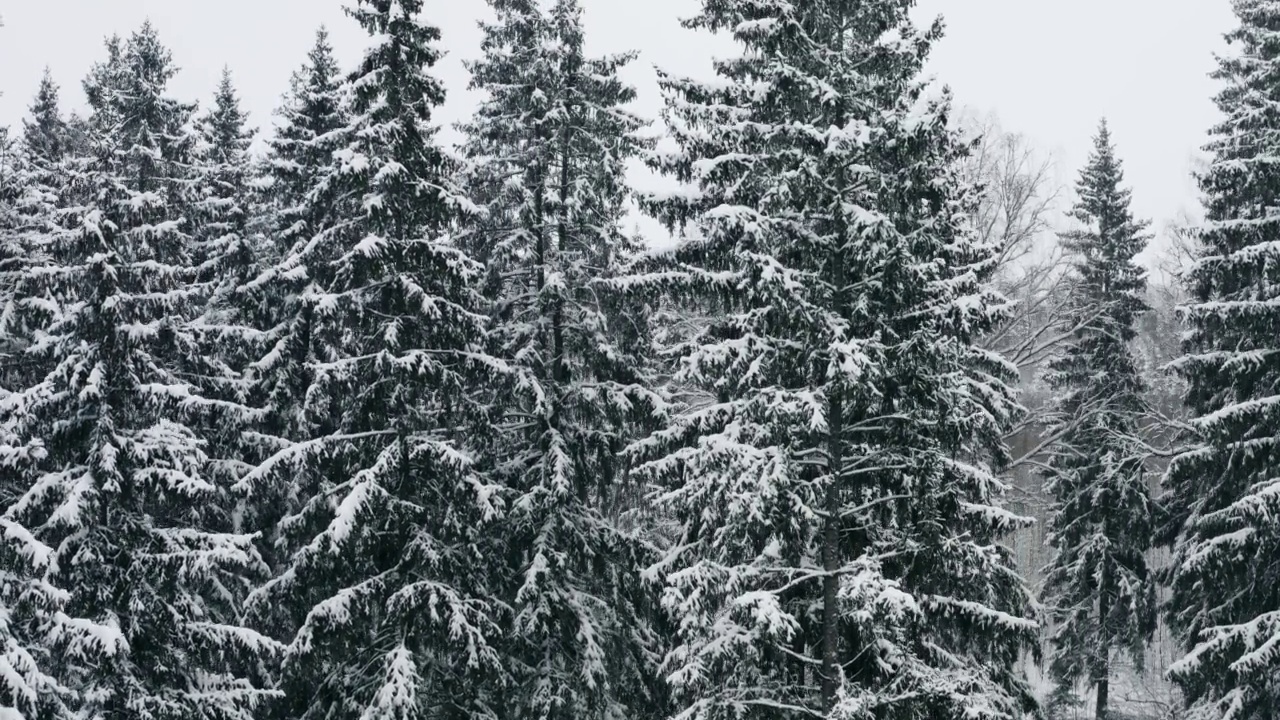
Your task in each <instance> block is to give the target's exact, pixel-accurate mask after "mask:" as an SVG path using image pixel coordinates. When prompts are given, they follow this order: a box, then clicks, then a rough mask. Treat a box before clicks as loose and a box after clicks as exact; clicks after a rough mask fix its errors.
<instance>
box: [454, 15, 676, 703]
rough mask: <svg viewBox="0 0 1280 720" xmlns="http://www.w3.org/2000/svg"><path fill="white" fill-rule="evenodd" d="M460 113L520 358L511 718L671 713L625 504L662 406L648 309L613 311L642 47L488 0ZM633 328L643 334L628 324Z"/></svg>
mask: <svg viewBox="0 0 1280 720" xmlns="http://www.w3.org/2000/svg"><path fill="white" fill-rule="evenodd" d="M490 4H491V6H492V7H493V9H494V10H495V12H496V15H497V19H496V22H493V23H488V24H485V25H484V33H485V39H484V42H483V45H482V48H483V50H484V52H485V55H484V57H483V58H482V59H481V60H480V61H479V62H476V63H474V64H473V65H472V66H471V71H472V77H473V80H472V85H473V88H475V89H478V90H481V91H483V92H485V93H487V95H488V99H487V100H486V101H485V102H483V103H482V105H481V106H480V108H479V110H478V112H477V114H476V117H475V119H474V120H473V121H472V122H471V124H470V125H468V126H467V127H465V128H464V130H465V132H466V134H467V136H468V138H469V143H468V146H467V151H468V154H469V155H470V159H471V161H472V163H473V167H472V169H471V172H470V176H471V189H472V191H473V192H472V197H473V198H474V199H476V200H477V201H478V202H480V203H481V204H482V206H483V210H484V213H483V220H482V221H480V222H478V223H476V224H475V226H474V227H473V228H472V232H471V233H469V236H468V238H467V240H466V246H467V247H468V248H470V249H472V251H473V252H474V253H475V255H476V257H478V258H484V259H485V260H486V261H487V266H488V268H487V269H488V276H489V278H490V285H489V291H490V293H491V295H492V303H493V316H494V329H493V333H494V335H493V337H494V342H495V347H496V350H495V352H497V353H498V354H500V355H501V357H502V358H504V359H505V360H506V361H507V362H509V363H511V365H512V367H513V368H515V369H516V372H517V377H516V378H513V381H514V383H515V386H514V387H512V388H511V389H510V390H506V391H504V392H503V393H502V394H501V397H502V398H504V399H505V403H504V404H505V409H504V414H505V416H506V418H505V420H504V421H503V427H504V431H503V433H502V434H501V435H500V437H499V438H498V442H497V444H496V445H495V447H494V449H493V450H494V455H495V456H496V458H497V461H498V462H497V465H498V468H499V473H498V475H497V477H498V478H499V479H500V480H501V481H502V482H503V485H504V486H505V487H506V488H508V489H510V491H511V492H512V502H511V513H510V516H509V518H508V521H507V523H506V524H505V526H504V532H503V540H504V541H505V542H506V543H507V544H508V545H509V546H510V547H511V548H512V555H511V557H510V560H509V562H510V563H511V567H510V569H509V572H510V581H511V582H512V586H511V588H510V590H509V591H508V592H507V593H506V594H505V596H504V597H506V598H507V599H508V602H510V604H511V606H512V608H513V611H514V625H513V627H512V630H511V637H512V642H511V650H510V652H511V653H512V654H513V657H512V659H511V660H510V662H509V665H510V666H511V667H513V668H514V670H513V675H514V678H513V679H514V681H515V682H516V683H517V684H516V689H515V691H514V692H513V693H510V694H508V695H506V697H507V698H508V700H507V703H506V704H507V705H508V706H509V707H508V712H509V713H510V714H511V716H512V717H518V718H526V717H527V718H586V717H597V718H614V717H639V716H643V715H649V716H658V715H661V714H662V712H663V709H664V708H663V707H662V705H663V703H662V701H661V698H660V696H659V694H660V689H659V688H660V685H661V683H660V682H658V679H657V674H656V658H657V657H658V650H659V642H658V637H657V634H656V632H655V628H654V626H653V618H652V615H653V608H654V607H655V605H654V602H653V598H652V597H651V595H652V593H651V591H650V590H649V588H648V587H647V586H646V584H645V583H643V582H642V580H641V578H640V575H639V572H638V570H639V568H641V567H644V566H647V565H649V564H651V563H652V562H654V561H655V560H656V559H657V557H658V553H657V549H656V548H655V547H654V546H653V545H652V544H651V543H649V542H648V541H646V539H644V538H643V537H641V536H640V535H639V534H638V533H637V532H634V531H628V530H626V529H624V527H623V526H622V525H621V523H620V521H619V518H618V517H617V515H616V510H617V507H616V505H617V500H618V495H619V492H620V488H621V486H622V484H623V482H624V481H625V478H626V473H625V467H624V465H623V463H622V461H621V458H620V452H621V451H622V449H623V448H624V447H625V445H626V444H627V443H628V442H629V441H630V440H632V439H634V438H635V437H637V433H638V432H640V431H643V430H647V429H651V428H652V427H653V426H654V423H655V421H656V419H657V416H658V415H659V414H660V413H661V411H662V409H663V408H664V405H665V403H664V401H663V400H662V398H661V397H660V396H659V395H657V394H655V393H654V392H653V391H651V390H650V389H649V388H650V387H651V386H652V385H653V383H652V381H651V378H650V377H649V372H648V371H647V369H646V367H645V358H644V357H643V355H642V354H641V353H640V352H638V351H639V350H640V348H638V347H637V346H636V344H635V343H634V342H631V341H634V340H637V339H639V338H642V337H644V336H646V335H647V333H646V332H645V331H644V329H643V328H642V327H639V326H641V325H643V322H644V318H643V316H642V315H641V314H634V315H632V316H631V317H626V316H623V315H622V314H620V313H614V312H613V310H614V307H613V306H612V305H611V301H614V302H616V301H617V300H619V298H617V297H616V296H617V293H615V292H611V291H610V289H609V287H608V283H609V282H610V281H611V280H615V279H616V275H617V274H618V272H619V269H620V268H621V267H622V266H623V265H624V264H625V263H626V262H627V259H628V258H630V257H634V256H635V255H636V254H638V251H639V249H640V248H639V247H637V246H636V245H635V244H634V242H633V241H632V240H631V239H629V238H627V237H626V236H624V235H623V234H622V232H621V229H620V227H619V223H620V221H621V219H622V216H623V214H624V212H625V203H626V202H627V200H628V198H629V194H630V191H629V189H628V186H627V183H626V180H625V178H624V175H625V169H626V168H625V165H626V163H627V161H628V160H629V159H631V158H634V157H636V156H637V155H638V152H639V151H640V149H641V145H640V143H639V142H638V141H637V139H636V131H637V130H638V129H639V128H640V127H641V126H642V122H641V121H640V120H639V119H638V118H636V117H634V116H633V115H631V114H630V113H629V112H627V111H626V110H625V109H624V105H626V104H627V103H629V102H631V100H633V99H634V97H635V91H634V90H633V89H632V88H630V87H628V86H627V85H625V84H624V83H622V82H621V81H620V80H619V79H618V71H619V69H620V68H622V67H623V66H625V65H626V63H628V62H630V61H631V59H632V58H633V56H632V55H621V56H614V57H606V58H599V59H596V58H589V57H587V56H586V54H585V52H584V49H583V41H584V37H583V29H582V22H581V17H580V15H581V8H580V6H579V4H578V2H577V0H558V1H557V2H555V3H553V4H552V5H551V7H549V8H544V7H542V6H541V5H540V4H539V3H538V2H536V0H491V3H490ZM637 328H638V330H639V332H636V330H637Z"/></svg>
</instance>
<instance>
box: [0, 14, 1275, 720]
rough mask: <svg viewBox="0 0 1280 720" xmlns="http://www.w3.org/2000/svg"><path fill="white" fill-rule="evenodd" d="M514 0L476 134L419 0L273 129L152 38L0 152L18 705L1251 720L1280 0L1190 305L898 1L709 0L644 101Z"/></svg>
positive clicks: (489, 49)
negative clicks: (686, 56)
mask: <svg viewBox="0 0 1280 720" xmlns="http://www.w3.org/2000/svg"><path fill="white" fill-rule="evenodd" d="M488 2H489V5H490V6H491V8H492V10H493V11H494V12H493V19H492V20H491V21H489V22H487V23H486V24H485V25H484V27H483V42H482V45H481V46H480V47H479V48H469V49H465V50H464V51H465V53H466V54H467V55H468V56H469V57H471V58H472V60H471V62H470V65H469V69H470V71H471V76H472V81H471V82H472V87H473V89H475V90H477V91H479V93H480V94H481V96H482V97H483V98H484V99H483V101H482V102H481V104H480V106H479V107H478V108H477V109H476V111H475V113H474V114H473V116H472V117H471V118H469V119H468V120H467V121H466V122H464V123H462V124H461V125H460V127H459V128H458V129H459V130H460V131H461V135H462V136H463V137H464V138H465V139H464V140H463V142H462V143H461V144H460V145H459V146H457V147H453V146H449V145H447V144H445V143H443V142H442V141H441V140H439V139H438V137H437V134H438V131H439V128H438V127H437V125H436V123H435V121H434V120H433V113H434V112H435V110H436V109H437V108H438V107H439V106H440V105H441V103H442V102H443V101H444V98H445V93H446V88H444V87H443V86H442V84H441V83H440V82H439V81H438V80H437V79H436V77H435V75H434V74H433V69H434V66H435V65H436V63H437V62H438V60H439V59H440V57H441V54H442V49H443V47H444V46H445V39H442V38H441V37H440V32H439V30H438V29H437V28H436V27H435V26H433V25H432V24H431V23H430V21H429V13H427V12H426V11H424V8H423V4H424V3H423V0H356V1H355V2H353V3H352V6H351V8H350V10H349V15H350V17H351V20H352V21H353V22H355V23H358V24H359V25H360V26H361V27H362V28H364V29H365V30H366V31H367V33H368V48H367V50H366V52H365V53H364V55H363V57H362V59H361V60H360V62H359V63H358V64H357V65H356V66H355V67H352V68H346V69H344V68H341V67H339V64H338V63H337V62H336V61H335V59H334V55H333V51H332V48H331V47H330V45H329V41H328V38H327V36H326V34H325V33H324V32H323V31H321V32H319V33H318V34H317V36H316V42H315V46H314V48H313V50H312V51H311V52H310V54H309V55H308V56H307V57H306V58H305V61H303V63H302V65H301V67H300V69H299V70H298V71H297V72H296V73H295V74H294V76H293V79H292V82H291V85H290V87H289V88H288V90H287V92H286V94H285V95H284V99H283V102H282V105H281V107H280V108H279V111H278V117H277V118H276V123H275V124H276V128H275V131H274V132H273V133H271V135H270V136H269V137H266V138H264V141H265V143H264V146H265V151H264V152H262V153H252V152H251V146H253V144H254V142H255V138H256V137H257V134H256V131H255V130H253V129H251V128H250V127H249V124H248V122H249V119H248V118H247V116H246V114H245V113H244V112H243V111H242V109H241V107H240V102H239V100H238V96H237V92H236V88H235V84H234V78H232V77H231V76H230V75H229V74H224V76H223V79H222V82H221V84H220V85H219V87H218V90H217V92H216V94H215V96H214V97H213V98H212V99H211V101H210V102H208V103H207V104H206V105H204V106H203V107H202V106H200V105H197V104H194V103H189V102H186V101H183V100H179V99H176V98H174V97H172V96H171V95H170V93H169V91H168V89H167V84H168V82H169V81H170V80H171V79H172V77H173V75H174V73H175V72H176V66H175V61H174V58H173V56H172V55H171V53H170V51H169V50H168V49H166V47H165V46H164V45H163V43H162V42H161V39H160V38H159V37H158V36H157V33H156V31H155V29H154V28H153V27H151V26H150V25H144V26H143V27H142V28H140V29H138V30H137V31H135V32H133V33H132V34H130V35H129V36H128V37H125V38H120V37H112V38H109V39H108V40H107V42H106V45H105V50H104V53H103V57H102V59H101V60H100V62H98V63H97V64H96V65H95V66H94V67H93V69H92V71H91V72H90V73H89V76H88V77H86V78H85V79H84V80H83V83H82V89H83V91H84V94H85V97H86V98H87V101H88V112H87V113H86V114H85V115H84V116H77V115H71V116H67V115H66V114H65V113H64V111H63V110H62V109H60V105H61V98H60V89H59V88H58V86H57V84H56V83H55V82H54V81H53V79H52V78H51V77H48V76H46V78H45V80H44V82H43V83H42V84H41V86H40V88H39V90H38V93H37V94H36V96H35V99H34V101H33V102H32V104H31V106H30V114H29V117H28V118H27V119H26V120H25V121H24V122H23V125H22V127H21V128H19V129H17V130H16V131H15V132H13V133H12V134H10V133H8V132H4V133H0V355H3V357H2V358H0V720H72V719H75V720H80V719H84V720H90V719H92V720H99V719H100V720H192V719H201V720H272V719H276V718H279V719H281V720H284V719H288V720H357V719H359V720H410V719H417V718H422V719H427V718H432V719H437V718H438V719H441V720H445V719H458V720H461V719H463V718H466V719H468V720H470V719H473V718H491V719H493V720H526V719H530V720H532V719H538V720H569V719H572V720H579V719H583V718H597V719H598V720H624V719H642V718H653V719H654V720H660V719H665V718H677V719H679V720H742V719H744V718H750V719H759V720H774V719H779V720H780V719H782V718H813V717H818V718H832V719H833V720H952V719H959V718H965V719H967V720H997V719H1010V720H1013V719H1016V718H1029V717H1046V716H1048V717H1074V716H1075V714H1076V713H1079V712H1085V713H1086V714H1088V715H1090V716H1094V715H1096V716H1097V717H1098V718H1104V717H1107V716H1110V717H1113V718H1118V717H1122V716H1128V715H1132V714H1135V713H1146V714H1148V715H1152V714H1164V715H1167V716H1169V717H1187V718H1195V719H1197V720H1273V718H1275V717H1277V714H1278V713H1280V492H1277V488H1280V484H1278V483H1280V481H1278V480H1276V479H1275V477H1276V475H1277V472H1276V468H1277V466H1280V456H1278V455H1277V454H1276V443H1275V438H1276V431H1277V428H1276V427H1275V426H1276V424H1277V422H1280V415H1277V412H1276V408H1278V407H1280V403H1277V402H1276V400H1277V398H1278V397H1280V396H1277V395H1276V392H1277V390H1276V389H1275V387H1276V382H1277V377H1278V376H1280V368H1278V367H1277V363H1278V362H1280V353H1278V351H1277V348H1278V347H1280V345H1278V344H1277V343H1280V340H1278V339H1277V337H1278V336H1277V332H1278V326H1277V324H1276V321H1275V319H1274V317H1273V316H1274V314H1275V313H1276V307H1277V306H1278V304H1277V301H1276V296H1277V295H1278V294H1280V290H1277V288H1278V287H1280V285H1278V284H1277V283H1280V281H1278V280H1277V279H1276V277H1275V276H1276V272H1277V271H1276V268H1277V267H1280V264H1277V263H1276V262H1275V257H1276V256H1277V252H1280V251H1278V250H1277V248H1280V236H1277V235H1276V232H1277V231H1276V228H1277V227H1280V226H1278V225H1277V221H1276V218H1277V215H1276V213H1275V212H1274V210H1273V209H1274V207H1276V206H1280V197H1277V194H1280V178H1275V177H1273V175H1275V174H1276V173H1277V172H1278V170H1277V168H1278V167H1280V164H1277V163H1276V162H1274V158H1275V157H1277V155H1278V154H1280V139H1278V138H1280V113H1278V112H1277V107H1280V89H1277V86H1276V84H1275V83H1274V81H1273V78H1274V76H1275V73H1276V72H1277V71H1280V45H1277V43H1276V42H1275V37H1274V36H1275V28H1277V27H1280V4H1277V3H1275V2H1274V0H1236V2H1235V7H1236V10H1237V14H1238V15H1239V18H1240V29H1239V30H1238V31H1237V32H1236V33H1234V34H1233V35H1232V36H1231V40H1232V41H1233V42H1234V44H1235V47H1236V49H1237V51H1238V53H1237V55H1233V56H1231V57H1228V58H1225V59H1223V60H1222V61H1221V69H1220V73H1219V74H1220V78H1221V79H1222V80H1223V81H1224V84H1225V89H1224V90H1223V91H1222V93H1221V95H1220V96H1219V97H1218V104H1219V106H1220V107H1221V109H1222V110H1223V112H1224V115H1225V117H1226V120H1225V121H1224V122H1223V124H1222V125H1220V126H1219V127H1217V128H1215V129H1214V131H1213V138H1214V139H1213V142H1212V144H1211V145H1210V146H1209V148H1208V150H1209V151H1210V153H1211V154H1212V157H1213V161H1212V164H1211V165H1210V166H1209V168H1208V169H1207V170H1206V171H1205V172H1204V173H1203V174H1202V176H1201V177H1200V181H1201V185H1202V189H1203V191H1204V195H1205V200H1206V215H1207V220H1206V222H1204V223H1203V224H1202V226H1201V227H1198V228H1196V229H1195V231H1193V232H1186V233H1184V234H1183V235H1182V236H1181V237H1182V238H1183V239H1185V240H1187V241H1188V242H1187V243H1186V244H1185V245H1184V246H1185V247H1186V248H1188V249H1189V250H1190V251H1191V253H1192V261H1191V263H1190V268H1189V270H1188V271H1187V273H1186V275H1185V283H1182V282H1180V281H1179V282H1175V283H1173V284H1170V285H1164V284H1152V283H1150V282H1149V280H1148V277H1147V273H1146V272H1145V271H1144V270H1143V269H1142V267H1141V266H1140V265H1139V263H1138V261H1137V260H1136V257H1137V256H1138V255H1139V254H1140V253H1142V252H1143V251H1144V249H1145V248H1146V247H1147V245H1148V243H1149V241H1150V240H1151V238H1152V235H1151V233H1150V232H1149V231H1148V229H1147V228H1148V224H1147V223H1146V222H1144V221H1143V220H1141V219H1139V218H1135V217H1134V216H1133V214H1132V212H1131V210H1130V189H1129V188H1128V187H1127V186H1126V185H1125V183H1124V175H1123V170H1122V167H1121V162H1120V159H1119V157H1120V155H1119V152H1118V150H1117V148H1115V147H1114V144H1113V142H1112V140H1111V137H1110V134H1109V132H1108V130H1107V127H1106V125H1105V123H1103V125H1102V126H1101V127H1100V128H1099V129H1098V131H1097V134H1096V136H1095V147H1094V151H1093V153H1092V155H1091V157H1090V158H1089V161H1088V163H1087V165H1086V166H1085V167H1084V168H1083V169H1082V170H1081V172H1080V174H1079V179H1078V181H1077V183H1076V184H1075V186H1074V187H1073V188H1072V189H1071V190H1070V192H1069V199H1070V202H1069V203H1064V205H1066V207H1065V209H1066V213H1065V215H1064V216H1063V217H1061V218H1059V217H1057V216H1056V215H1057V214H1058V212H1059V208H1058V204H1057V202H1056V200H1057V199H1058V198H1057V193H1056V191H1055V190H1054V189H1053V188H1052V186H1051V182H1050V181H1049V180H1048V179H1047V174H1046V169H1045V166H1043V165H1040V164H1038V163H1036V162H1035V161H1034V158H1033V156H1032V155H1031V154H1029V153H1028V152H1027V151H1026V148H1025V145H1023V144H1021V143H1020V141H1019V140H1018V139H1017V138H1016V137H1012V136H1007V135H1003V134H1001V133H999V132H997V131H995V130H994V128H990V130H992V131H991V132H987V133H986V134H985V135H984V136H983V137H981V138H976V137H975V136H974V133H973V132H971V128H970V127H969V126H968V125H967V124H965V123H963V122H961V121H959V120H958V118H957V117H955V115H956V113H955V112H954V111H953V108H952V99H951V97H950V95H949V93H947V92H945V91H943V92H939V91H938V89H937V88H934V87H932V86H930V85H929V84H928V83H927V82H926V81H925V80H924V79H923V78H922V77H921V70H922V68H923V66H924V64H925V62H926V60H927V58H928V55H929V52H930V48H931V46H932V45H933V44H934V43H935V42H936V41H937V40H938V39H939V38H940V37H941V34H942V25H941V22H937V23H935V24H932V25H930V26H926V27H918V26H916V25H915V24H913V22H912V20H911V19H910V17H909V11H910V10H911V6H912V4H913V3H912V2H911V0H857V1H855V0H703V1H702V2H701V3H700V10H699V11H698V13H697V14H696V15H695V16H694V17H692V18H690V19H689V20H687V21H686V22H687V24H688V26H690V27H692V28H695V29H701V30H703V31H705V32H708V33H722V34H729V35H731V36H732V37H733V38H734V40H736V43H737V47H738V49H739V52H738V54H736V55H734V56H732V57H728V58H725V59H722V60H719V61H718V62H717V63H716V67H715V70H716V75H717V78H716V80H714V81H705V80H696V79H692V78H686V77H680V76H677V75H674V74H669V73H661V74H660V84H661V89H662V92H663V95H664V97H665V110H664V112H663V115H662V117H661V118H657V119H649V118H641V117H637V116H636V115H634V114H633V113H632V112H631V111H630V110H629V109H628V107H629V105H630V103H631V101H632V100H633V99H634V97H635V90H634V89H633V88H631V87H629V86H628V85H627V84H626V83H625V82H623V81H622V80H621V79H620V78H619V71H620V70H621V69H622V68H624V67H625V66H626V65H627V64H628V63H631V62H633V61H634V60H635V57H634V56H633V55H628V54H623V55H617V56H607V57H596V56H592V55H590V54H588V53H587V51H586V50H585V49H584V48H585V37H584V27H583V23H582V11H581V8H580V6H579V3H578V0H488ZM455 52H458V50H457V49H455ZM650 120H658V121H659V122H658V123H657V126H658V127H660V128H661V129H662V131H663V137H662V139H661V141H657V140H655V139H654V137H653V135H652V133H650V132H649V131H648V130H647V128H648V126H649V124H650ZM634 162H642V163H644V164H646V165H647V166H648V167H649V168H650V169H652V170H653V171H655V172H656V173H658V174H660V175H662V176H665V177H666V178H667V179H668V181H669V184H670V187H671V188H672V189H671V190H669V191H667V192H664V193H661V194H653V193H639V192H636V191H635V190H634V189H633V188H632V187H631V186H630V185H629V183H628V178H627V172H626V171H627V167H628V165H630V164H632V163H634ZM1064 199H1066V198H1064ZM636 209H638V210H639V211H640V212H643V213H645V214H647V215H649V216H650V217H652V218H654V219H656V220H658V221H660V222H662V223H663V224H664V225H665V226H666V228H667V229H668V230H669V231H670V232H671V233H672V234H673V235H674V236H675V238H676V239H677V241H678V242H677V243H676V244H675V246H674V248H672V249H670V250H662V251H658V250H650V249H648V248H649V243H648V242H647V240H648V239H647V238H643V237H639V236H637V235H636V234H635V233H631V232H628V231H626V230H625V228H626V227H627V224H628V218H629V214H630V213H631V212H633V211H635V210H636ZM1051 228H1063V232H1061V233H1058V234H1057V236H1056V237H1054V233H1053V232H1051ZM1046 239H1048V241H1049V246H1050V248H1051V249H1050V250H1049V251H1048V252H1049V253H1050V255H1049V257H1050V260H1048V261H1045V260H1044V252H1045V248H1044V247H1043V244H1044V242H1045V241H1046ZM1175 304H1182V305H1184V306H1185V307H1184V312H1183V315H1182V316H1181V317H1180V318H1176V317H1174V316H1173V314H1172V308H1173V306H1174V305H1175ZM1184 327H1185V328H1188V329H1189V332H1188V333H1187V334H1186V336H1185V340H1184V342H1182V343H1181V345H1180V346H1179V344H1178V343H1177V342H1175V340H1176V338H1175V336H1176V334H1177V333H1179V332H1181V331H1182V329H1183V328H1184ZM1170 361H1172V362H1170ZM1166 365H1168V366H1169V367H1170V368H1172V369H1173V370H1175V371H1176V373H1168V372H1166V371H1165V368H1164V366H1166ZM1028 538H1035V540H1036V544H1037V546H1038V547H1037V548H1035V550H1034V551H1033V552H1026V542H1027V539H1028ZM1041 559H1043V563H1042V564H1043V567H1041V566H1040V560H1041ZM1020 560H1021V561H1022V562H1020ZM1028 561H1031V562H1035V563H1037V564H1035V565H1032V564H1030V562H1028ZM1153 645H1154V647H1155V648H1156V650H1158V652H1153ZM1152 657H1156V658H1159V660H1158V661H1157V663H1156V664H1157V666H1156V667H1152V666H1151V663H1150V662H1149V661H1150V659H1151V658H1152ZM1135 677H1151V678H1155V681H1156V682H1157V683H1159V682H1160V681H1162V680H1163V679H1164V678H1166V677H1167V679H1168V681H1169V682H1170V683H1171V685H1170V686H1168V687H1165V686H1163V685H1161V689H1160V690H1159V691H1158V692H1156V693H1155V694H1153V695H1152V698H1148V699H1150V700H1151V702H1149V703H1148V704H1147V705H1145V706H1144V705H1143V704H1142V702H1141V700H1142V699H1141V698H1139V699H1138V701H1133V700H1134V698H1133V697H1131V696H1130V694H1128V693H1127V692H1121V691H1120V690H1122V689H1125V688H1129V687H1130V685H1132V683H1133V680H1134V678H1135ZM1157 696H1158V697H1157ZM1085 701H1091V706H1090V707H1089V708H1088V710H1087V711H1081V710H1079V709H1078V708H1080V707H1081V705H1082V703H1084V702H1085ZM1131 701H1133V702H1131ZM1152 708H1156V710H1153V709H1152Z"/></svg>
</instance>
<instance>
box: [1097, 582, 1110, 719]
mask: <svg viewBox="0 0 1280 720" xmlns="http://www.w3.org/2000/svg"><path fill="white" fill-rule="evenodd" d="M1108 580H1109V573H1108V572H1107V568H1106V566H1105V565H1104V566H1103V568H1102V582H1101V583H1100V587H1099V592H1098V653H1099V655H1100V656H1101V657H1100V658H1099V660H1098V666H1097V669H1096V674H1095V678H1094V679H1095V682H1096V684H1097V689H1098V693H1097V703H1096V707H1095V708H1094V720H1106V718H1107V699H1108V698H1107V695H1108V691H1109V690H1110V682H1109V681H1110V679H1111V638H1109V637H1107V615H1109V614H1110V613H1111V597H1110V592H1111V588H1110V587H1109V585H1110V583H1109V582H1108Z"/></svg>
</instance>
